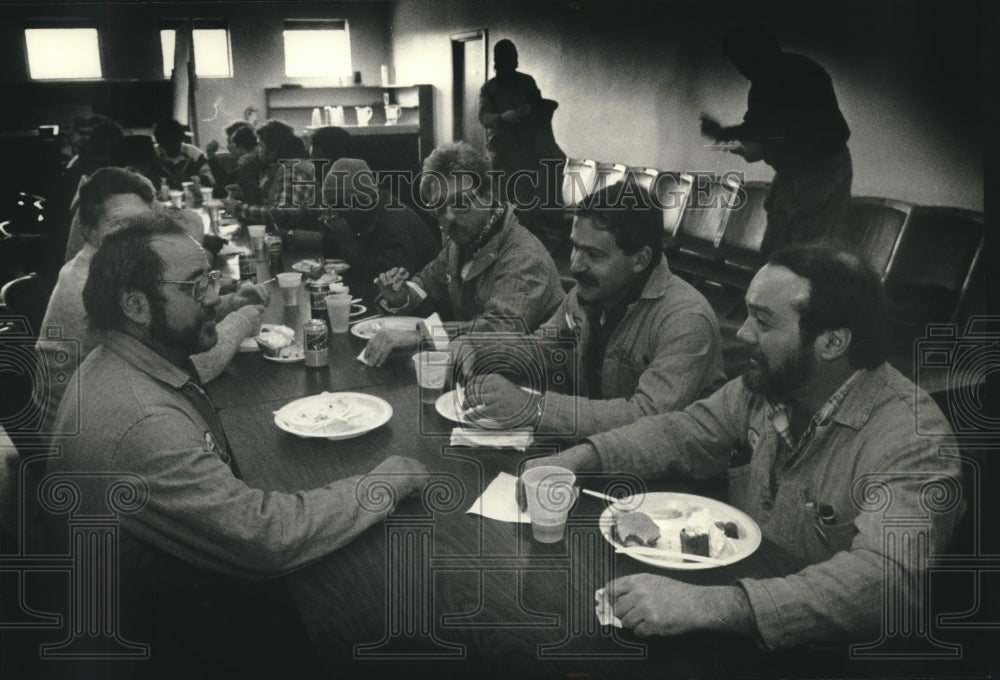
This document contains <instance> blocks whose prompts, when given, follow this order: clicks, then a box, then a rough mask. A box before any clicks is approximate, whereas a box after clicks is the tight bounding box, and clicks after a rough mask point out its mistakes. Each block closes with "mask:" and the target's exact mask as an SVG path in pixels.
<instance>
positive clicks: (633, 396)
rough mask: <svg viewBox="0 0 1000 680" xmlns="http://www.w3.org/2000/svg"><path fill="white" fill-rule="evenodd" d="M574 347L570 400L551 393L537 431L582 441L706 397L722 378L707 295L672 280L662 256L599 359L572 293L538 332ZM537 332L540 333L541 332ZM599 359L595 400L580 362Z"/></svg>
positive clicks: (587, 323)
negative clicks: (571, 340) (573, 384)
mask: <svg viewBox="0 0 1000 680" xmlns="http://www.w3.org/2000/svg"><path fill="white" fill-rule="evenodd" d="M549 328H555V329H557V333H558V334H559V335H560V336H562V337H565V336H566V335H567V334H571V335H572V336H573V337H574V338H575V339H576V341H577V350H576V353H575V354H576V357H577V369H576V376H575V377H576V379H577V380H576V383H577V386H576V389H575V392H576V394H575V395H572V394H557V393H555V392H548V393H546V396H545V404H544V409H543V411H542V420H541V424H540V426H539V428H538V429H539V432H542V433H552V434H571V433H576V436H579V437H586V436H588V435H591V434H596V433H598V432H605V431H607V430H610V429H612V428H615V427H621V426H622V425H627V424H628V423H632V422H634V421H635V420H636V419H637V418H641V417H642V416H647V415H653V414H656V413H667V412H668V411H677V410H680V409H682V408H684V407H685V406H687V405H689V404H690V403H692V402H693V401H695V400H696V399H700V398H702V397H705V396H708V395H709V394H711V393H712V392H713V391H714V390H716V389H718V388H719V387H720V386H721V385H722V384H723V382H725V380H726V375H725V373H724V372H723V364H722V341H721V339H720V337H719V323H718V321H717V320H716V317H715V312H714V311H712V307H711V306H710V305H709V304H708V301H707V300H706V299H705V297H704V296H703V295H702V294H701V293H699V292H698V291H697V290H695V289H694V288H693V287H692V286H691V285H690V284H689V283H687V282H686V281H684V280H683V279H681V278H680V277H677V276H674V275H673V274H672V273H671V272H670V268H669V267H668V266H667V260H666V258H662V259H661V260H660V263H659V264H658V265H657V266H656V267H655V268H654V269H653V271H652V272H651V273H650V275H649V279H648V280H647V281H646V285H645V286H644V287H643V289H642V293H641V294H640V295H639V299H638V300H636V301H635V302H633V303H632V304H630V305H629V306H628V309H627V310H626V312H625V316H624V317H623V318H622V320H621V322H620V323H619V324H618V327H617V328H616V329H615V330H614V331H613V332H612V334H611V337H610V338H609V339H608V343H607V346H606V347H605V350H604V356H603V358H601V357H590V356H589V354H590V353H589V352H588V349H587V340H588V339H589V338H590V337H591V329H590V321H589V319H588V318H587V314H586V312H585V311H584V308H583V306H582V305H581V304H580V300H579V298H578V297H577V294H576V289H573V290H572V291H570V293H569V295H567V296H566V299H565V300H563V302H562V304H561V305H560V306H559V309H558V310H556V313H555V315H554V316H553V317H552V318H551V319H549V320H548V321H547V322H546V323H545V324H543V329H545V330H548V329H549ZM540 332H541V331H540ZM586 357H589V360H590V361H603V367H602V370H601V385H600V390H599V394H600V395H601V397H602V398H594V399H588V398H587V396H586V395H588V394H597V393H598V390H596V389H592V388H590V386H587V385H585V384H581V382H583V381H584V376H585V374H586V372H585V371H584V370H582V368H583V367H582V366H580V365H579V364H580V362H581V361H582V360H583V359H584V358H586Z"/></svg>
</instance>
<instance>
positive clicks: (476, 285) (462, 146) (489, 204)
mask: <svg viewBox="0 0 1000 680" xmlns="http://www.w3.org/2000/svg"><path fill="white" fill-rule="evenodd" d="M420 196H421V198H422V199H423V201H424V203H425V204H426V205H427V206H428V207H430V208H431V209H432V210H433V211H434V213H435V214H436V215H437V218H438V221H439V222H440V224H441V229H442V230H443V231H444V236H445V244H444V247H443V248H442V249H441V252H440V253H439V254H438V256H437V257H436V258H434V259H433V260H431V262H430V263H428V264H427V266H425V267H424V268H423V269H422V270H420V272H418V273H417V274H416V275H414V276H413V277H412V278H411V277H410V274H409V272H408V271H406V270H405V269H401V268H399V267H397V268H394V269H390V270H389V271H386V272H383V273H382V274H379V276H378V278H377V279H376V284H377V285H378V286H379V290H380V294H381V304H382V307H383V308H384V309H385V310H386V311H388V312H390V313H398V314H407V313H413V312H418V313H420V314H423V315H427V314H429V313H430V312H432V311H437V312H439V313H440V314H441V317H442V318H443V319H444V320H445V321H453V322H458V323H456V324H455V326H454V328H455V331H454V332H455V333H461V332H464V331H466V330H467V329H469V328H471V327H472V326H473V325H475V328H476V330H477V331H482V332H497V331H500V332H524V331H525V330H527V331H533V330H535V328H537V327H538V326H539V325H540V324H541V323H542V322H543V321H545V320H546V319H548V318H549V317H550V316H551V315H552V314H553V313H554V312H555V310H556V308H557V307H558V306H559V303H560V302H562V299H563V297H564V293H563V290H562V286H561V285H560V283H559V273H558V272H557V271H556V265H555V263H554V262H553V261H552V257H551V256H550V255H549V253H548V251H547V250H546V249H545V246H544V245H542V243H541V241H539V240H538V239H537V238H535V236H533V235H532V234H531V233H530V232H529V231H528V230H527V229H525V228H524V227H522V226H521V225H520V224H519V223H518V221H517V217H516V216H515V214H514V209H513V207H512V206H510V205H505V204H503V203H501V202H500V201H499V200H498V198H497V197H495V196H494V192H493V186H492V183H491V177H490V175H489V161H487V160H486V158H485V156H483V155H482V154H481V153H480V152H478V151H476V150H475V149H474V148H473V147H472V146H471V145H469V144H468V143H466V142H457V143H454V144H446V145H444V146H441V147H438V148H437V149H435V150H434V151H433V152H432V153H431V155H430V156H428V157H427V160H425V161H424V168H423V177H422V179H421V182H420ZM473 322H474V324H473ZM420 338H421V336H420V333H419V332H418V331H417V330H412V331H400V330H390V329H384V328H383V329H381V330H380V331H379V332H378V333H377V334H376V335H375V337H373V338H372V339H371V341H369V343H368V347H367V348H366V350H365V359H366V361H367V362H368V364H369V365H371V366H381V365H382V364H383V363H384V362H385V360H386V359H387V358H388V357H389V356H390V355H391V354H392V352H394V351H397V350H402V349H409V348H413V347H416V346H417V345H418V344H419V342H420Z"/></svg>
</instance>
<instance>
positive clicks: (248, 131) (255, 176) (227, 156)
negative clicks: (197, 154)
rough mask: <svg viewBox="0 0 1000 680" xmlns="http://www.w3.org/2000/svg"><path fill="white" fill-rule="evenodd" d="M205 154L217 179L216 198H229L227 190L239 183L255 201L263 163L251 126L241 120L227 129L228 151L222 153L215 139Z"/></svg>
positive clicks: (209, 144)
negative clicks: (258, 154)
mask: <svg viewBox="0 0 1000 680" xmlns="http://www.w3.org/2000/svg"><path fill="white" fill-rule="evenodd" d="M205 155H206V156H208V167H209V168H210V169H211V170H212V176H213V177H214V178H215V190H214V191H213V192H212V195H213V196H214V197H215V198H226V197H228V195H229V194H228V192H227V190H226V187H227V186H230V185H232V184H235V185H237V186H239V187H240V191H241V192H242V194H243V196H244V197H247V198H248V200H250V201H251V202H252V201H253V200H255V197H256V194H257V190H258V183H259V182H260V172H261V162H260V159H259V158H257V135H256V133H255V132H254V131H253V128H252V127H250V124H249V123H245V122H243V121H237V122H235V123H233V124H232V125H228V126H226V151H225V152H223V153H219V143H218V142H216V141H215V140H212V141H211V142H209V143H208V146H207V147H205Z"/></svg>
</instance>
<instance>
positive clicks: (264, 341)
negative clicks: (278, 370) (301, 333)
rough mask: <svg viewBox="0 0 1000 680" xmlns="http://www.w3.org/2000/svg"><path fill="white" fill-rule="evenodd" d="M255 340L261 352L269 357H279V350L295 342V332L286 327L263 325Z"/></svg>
mask: <svg viewBox="0 0 1000 680" xmlns="http://www.w3.org/2000/svg"><path fill="white" fill-rule="evenodd" d="M256 340H257V346H258V347H260V351H261V352H263V353H264V354H266V355H267V356H269V357H280V356H281V354H280V353H281V350H283V349H285V348H287V347H290V346H291V345H292V343H294V342H295V331H293V330H292V329H291V328H289V327H288V326H279V325H276V324H270V323H265V324H262V325H261V327H260V332H259V333H257V337H256ZM300 349H301V348H300ZM286 354H287V351H286ZM285 358H287V357H285Z"/></svg>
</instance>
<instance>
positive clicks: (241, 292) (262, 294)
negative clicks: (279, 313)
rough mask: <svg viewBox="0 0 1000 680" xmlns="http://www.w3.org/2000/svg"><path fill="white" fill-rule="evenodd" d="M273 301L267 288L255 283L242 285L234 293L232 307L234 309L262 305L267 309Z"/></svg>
mask: <svg viewBox="0 0 1000 680" xmlns="http://www.w3.org/2000/svg"><path fill="white" fill-rule="evenodd" d="M270 301H271V293H270V291H269V290H268V289H267V287H266V286H260V285H257V284H255V283H249V282H247V283H242V284H240V287H239V288H237V289H236V292H235V293H233V300H232V305H233V308H234V309H239V308H240V307H245V306H246V305H261V306H263V307H267V305H268V303H269V302H270Z"/></svg>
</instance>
